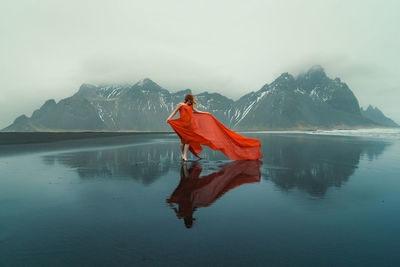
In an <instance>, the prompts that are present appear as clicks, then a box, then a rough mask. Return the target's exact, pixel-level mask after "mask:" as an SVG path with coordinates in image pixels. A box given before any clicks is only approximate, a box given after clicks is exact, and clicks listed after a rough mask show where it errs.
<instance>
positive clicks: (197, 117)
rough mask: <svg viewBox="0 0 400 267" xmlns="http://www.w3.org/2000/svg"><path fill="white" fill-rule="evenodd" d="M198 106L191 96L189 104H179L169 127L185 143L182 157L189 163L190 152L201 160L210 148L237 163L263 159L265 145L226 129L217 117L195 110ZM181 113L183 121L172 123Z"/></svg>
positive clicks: (188, 96)
mask: <svg viewBox="0 0 400 267" xmlns="http://www.w3.org/2000/svg"><path fill="white" fill-rule="evenodd" d="M194 104H197V102H196V101H195V100H194V98H193V95H191V94H187V95H186V96H185V101H184V102H183V103H179V104H178V105H177V106H176V108H175V110H174V111H173V112H172V113H171V115H169V117H168V119H167V123H169V124H170V125H171V127H172V129H173V130H174V131H175V132H176V133H177V134H178V136H179V137H180V139H181V157H182V160H184V161H186V160H187V151H188V150H190V152H192V153H193V155H195V156H196V157H198V158H201V157H200V156H199V155H198V154H199V153H200V152H201V151H202V150H203V148H202V146H201V145H206V146H208V147H210V148H211V149H213V150H220V151H221V152H222V153H224V154H225V155H226V156H227V157H229V158H230V159H234V160H256V159H261V158H262V154H261V153H260V148H261V142H260V140H258V139H254V138H247V137H244V136H242V135H240V134H238V133H235V132H234V131H231V130H229V129H228V128H226V127H225V126H224V125H223V124H222V123H220V122H219V121H218V120H217V119H216V118H214V116H213V115H211V114H210V113H208V112H202V111H199V110H197V109H196V108H195V107H194ZM178 110H179V115H180V117H179V118H178V119H174V120H171V119H172V117H174V116H175V114H176V113H177V112H178Z"/></svg>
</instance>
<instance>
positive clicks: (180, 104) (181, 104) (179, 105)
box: [176, 102, 187, 108]
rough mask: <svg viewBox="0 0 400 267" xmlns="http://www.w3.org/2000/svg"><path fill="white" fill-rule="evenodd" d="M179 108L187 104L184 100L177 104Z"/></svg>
mask: <svg viewBox="0 0 400 267" xmlns="http://www.w3.org/2000/svg"><path fill="white" fill-rule="evenodd" d="M176 106H177V107H178V108H180V107H182V106H187V105H186V104H185V103H183V102H181V103H178V104H177V105H176Z"/></svg>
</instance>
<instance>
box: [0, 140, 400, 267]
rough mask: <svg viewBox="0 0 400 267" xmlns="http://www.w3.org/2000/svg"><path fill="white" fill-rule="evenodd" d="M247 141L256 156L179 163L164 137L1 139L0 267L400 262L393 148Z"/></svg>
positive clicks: (394, 143)
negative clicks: (257, 147) (257, 146)
mask: <svg viewBox="0 0 400 267" xmlns="http://www.w3.org/2000/svg"><path fill="white" fill-rule="evenodd" d="M32 135H34V134H32ZM246 136H249V137H256V138H259V139H261V141H262V153H263V155H264V158H263V159H262V160H260V161H231V160H229V159H227V158H226V157H225V156H224V155H223V154H221V153H220V152H215V151H211V150H209V149H205V151H204V152H203V153H202V154H203V156H205V157H206V159H205V160H201V161H196V160H195V159H194V158H192V161H190V162H185V163H184V162H181V161H180V155H179V146H178V144H179V140H178V139H177V137H176V136H175V135H173V134H132V135H129V134H126V135H121V136H109V137H98V136H93V137H90V136H85V138H82V139H79V138H75V137H74V138H75V139H74V140H71V138H70V139H68V138H65V137H63V138H65V139H64V140H56V141H54V142H53V141H52V142H50V143H42V142H36V143H29V142H28V143H27V142H20V143H23V144H18V142H14V141H15V140H14V141H13V142H12V143H9V144H7V143H6V144H4V142H3V143H2V144H1V145H0V266H88V265H96V266H126V265H129V266H132V265H134V266H171V265H172V266H187V265H190V266H200V265H201V266H204V265H217V266H238V265H250V264H251V265H262V266H271V265H272V266H310V265H311V266H315V265H317V266H338V265H341V266H343V265H346V266H395V265H399V264H400V256H399V255H400V253H399V252H400V250H399V245H398V244H399V242H400V231H399V230H398V226H399V225H400V224H399V223H400V213H399V212H400V206H399V203H400V194H399V189H400V181H399V177H400V175H399V174H400V167H399V162H400V156H399V155H400V153H399V152H400V143H399V141H398V140H396V139H379V140H378V139H372V138H366V137H362V138H360V137H346V136H329V135H323V136H318V135H306V134H289V133H246ZM21 138H22V137H21ZM24 138H26V136H25V137H24Z"/></svg>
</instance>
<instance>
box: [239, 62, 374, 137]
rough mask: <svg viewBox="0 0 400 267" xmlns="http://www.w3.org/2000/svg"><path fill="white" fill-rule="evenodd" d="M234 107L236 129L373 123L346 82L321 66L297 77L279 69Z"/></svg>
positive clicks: (332, 126)
mask: <svg viewBox="0 0 400 267" xmlns="http://www.w3.org/2000/svg"><path fill="white" fill-rule="evenodd" d="M235 107H236V109H237V110H236V111H235V116H233V118H232V123H233V126H234V128H239V129H254V130H256V129H298V128H306V129H312V128H336V127H373V126H374V123H373V122H371V121H370V120H368V119H366V118H364V117H363V116H362V115H361V112H360V107H359V104H358V100H357V98H356V97H355V96H354V94H353V92H352V91H351V90H350V89H349V88H348V86H347V85H346V84H345V83H342V82H341V81H340V79H339V78H336V79H334V80H332V79H330V78H329V77H328V76H327V75H326V74H325V72H324V70H323V68H322V67H321V66H313V67H312V68H311V69H310V70H309V71H308V72H306V73H302V74H300V75H298V76H297V77H294V76H293V75H291V74H289V73H283V74H281V75H280V76H279V77H278V78H277V79H276V80H275V81H273V82H272V83H271V84H265V85H264V86H263V87H262V88H261V89H260V90H258V91H257V92H252V93H250V94H247V95H245V96H243V97H242V98H240V99H239V100H238V101H237V103H236V106H235ZM236 114H237V115H236Z"/></svg>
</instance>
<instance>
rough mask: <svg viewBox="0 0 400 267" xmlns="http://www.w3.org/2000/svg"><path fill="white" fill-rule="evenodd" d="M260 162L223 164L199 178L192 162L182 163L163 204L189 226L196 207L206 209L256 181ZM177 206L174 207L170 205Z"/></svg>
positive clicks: (199, 168) (200, 169)
mask: <svg viewBox="0 0 400 267" xmlns="http://www.w3.org/2000/svg"><path fill="white" fill-rule="evenodd" d="M261 165H262V162H261V161H258V160H257V161H255V160H245V161H234V162H230V163H227V164H225V165H223V166H222V168H221V169H220V170H219V171H217V172H214V173H211V174H209V175H206V176H200V174H201V172H202V167H201V164H200V163H199V162H194V163H193V164H192V165H191V166H190V168H188V166H187V163H186V162H182V166H181V171H180V181H179V185H178V186H177V187H176V189H175V190H174V192H173V193H172V195H171V196H170V197H169V198H168V199H167V203H169V205H170V206H171V208H172V209H173V210H174V211H175V212H176V215H177V217H178V218H179V219H182V218H183V220H184V223H185V226H186V227H187V228H191V227H192V226H193V221H194V220H195V218H193V213H194V211H195V210H196V209H197V208H200V207H208V206H210V205H211V204H213V203H214V202H215V201H216V200H217V199H218V198H220V197H221V196H222V195H223V194H225V193H226V192H228V191H229V190H232V189H234V188H235V187H238V186H240V185H243V184H247V183H256V182H260V177H261V173H260V166H261ZM174 204H176V205H177V207H175V206H174Z"/></svg>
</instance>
